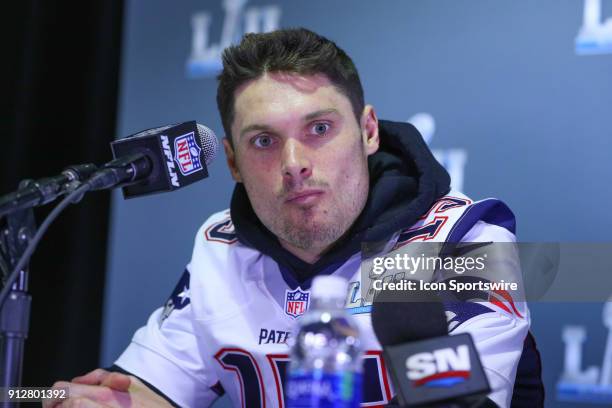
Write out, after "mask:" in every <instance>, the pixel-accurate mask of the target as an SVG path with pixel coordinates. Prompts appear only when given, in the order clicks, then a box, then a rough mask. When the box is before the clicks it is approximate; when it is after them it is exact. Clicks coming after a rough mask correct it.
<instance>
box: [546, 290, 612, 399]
mask: <svg viewBox="0 0 612 408" xmlns="http://www.w3.org/2000/svg"><path fill="white" fill-rule="evenodd" d="M603 324H604V326H606V328H607V329H608V339H607V342H606V347H605V349H604V355H603V359H602V365H601V367H596V366H590V367H588V368H584V369H583V368H582V346H583V343H584V342H585V341H586V340H587V331H586V329H585V328H584V327H582V326H566V327H565V328H564V329H563V342H564V343H565V361H564V367H563V374H562V375H561V378H560V379H559V382H558V383H557V399H558V400H559V401H571V402H589V403H601V404H605V405H606V406H610V404H612V299H610V300H609V301H608V302H607V303H605V304H604V308H603Z"/></svg>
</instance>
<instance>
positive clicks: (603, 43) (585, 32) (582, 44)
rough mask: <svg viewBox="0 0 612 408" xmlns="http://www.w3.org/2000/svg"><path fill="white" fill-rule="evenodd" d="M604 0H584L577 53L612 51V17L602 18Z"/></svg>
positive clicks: (577, 38) (604, 52)
mask: <svg viewBox="0 0 612 408" xmlns="http://www.w3.org/2000/svg"><path fill="white" fill-rule="evenodd" d="M601 2H602V0H584V11H583V15H582V27H580V31H579V32H578V36H577V37H576V53H577V54H581V55H584V54H607V53H612V18H607V19H606V20H603V19H602V16H601Z"/></svg>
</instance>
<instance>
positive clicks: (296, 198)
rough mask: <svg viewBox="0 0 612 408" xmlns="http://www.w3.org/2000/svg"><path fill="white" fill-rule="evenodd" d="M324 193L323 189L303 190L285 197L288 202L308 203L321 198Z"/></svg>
mask: <svg viewBox="0 0 612 408" xmlns="http://www.w3.org/2000/svg"><path fill="white" fill-rule="evenodd" d="M322 195H323V191H322V190H303V191H297V192H294V193H291V194H288V195H287V197H286V198H285V203H287V204H308V203H311V202H314V201H316V200H318V199H319V197H321V196H322Z"/></svg>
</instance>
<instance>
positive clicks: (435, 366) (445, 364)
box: [406, 345, 471, 385]
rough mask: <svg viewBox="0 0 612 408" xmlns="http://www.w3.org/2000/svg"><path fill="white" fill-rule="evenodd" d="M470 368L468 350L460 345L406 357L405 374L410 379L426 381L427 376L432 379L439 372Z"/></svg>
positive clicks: (463, 370)
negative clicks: (455, 347) (454, 347)
mask: <svg viewBox="0 0 612 408" xmlns="http://www.w3.org/2000/svg"><path fill="white" fill-rule="evenodd" d="M470 368H471V366H470V350H469V348H468V346H466V345H460V346H458V347H457V349H456V350H455V349H453V348H443V349H440V350H435V351H434V352H433V353H429V352H424V353H417V354H413V355H412V356H410V357H408V359H406V369H407V370H408V371H407V372H406V376H407V377H408V379H409V380H410V381H418V382H423V381H425V382H427V381H426V380H427V379H428V378H431V379H432V380H433V379H434V378H433V377H436V375H437V374H440V373H444V372H448V371H456V372H469V371H470ZM423 385H424V384H423Z"/></svg>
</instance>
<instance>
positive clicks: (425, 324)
mask: <svg viewBox="0 0 612 408" xmlns="http://www.w3.org/2000/svg"><path fill="white" fill-rule="evenodd" d="M385 294H386V293H385V292H383V293H381V294H379V296H377V298H376V299H375V301H374V303H373V305H372V314H371V318H372V327H373V329H374V333H375V334H376V337H377V338H378V341H379V342H380V344H381V346H382V347H383V355H384V359H385V362H386V363H387V367H388V370H389V373H390V374H391V378H392V379H393V384H394V385H395V391H396V393H397V398H398V401H399V406H402V407H438V408H441V407H448V408H451V407H452V408H463V407H474V406H480V407H483V406H493V407H495V406H497V405H496V404H495V403H493V402H492V401H491V400H489V399H487V398H486V395H487V394H488V393H489V392H490V391H491V389H490V387H489V382H488V380H487V377H486V375H485V373H484V369H483V367H482V364H481V363H480V359H479V358H478V354H477V351H476V347H475V346H474V342H473V340H472V337H471V336H470V335H469V334H468V333H462V334H459V335H454V336H449V335H448V325H447V322H446V317H445V311H444V308H443V306H442V303H441V301H440V299H439V298H438V297H437V296H436V295H435V294H433V293H431V292H429V291H417V290H414V291H410V300H409V301H404V302H397V301H396V302H388V301H387V302H385V301H384V295H385ZM483 404H484V405H483Z"/></svg>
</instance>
